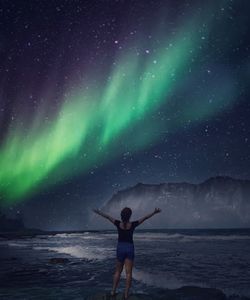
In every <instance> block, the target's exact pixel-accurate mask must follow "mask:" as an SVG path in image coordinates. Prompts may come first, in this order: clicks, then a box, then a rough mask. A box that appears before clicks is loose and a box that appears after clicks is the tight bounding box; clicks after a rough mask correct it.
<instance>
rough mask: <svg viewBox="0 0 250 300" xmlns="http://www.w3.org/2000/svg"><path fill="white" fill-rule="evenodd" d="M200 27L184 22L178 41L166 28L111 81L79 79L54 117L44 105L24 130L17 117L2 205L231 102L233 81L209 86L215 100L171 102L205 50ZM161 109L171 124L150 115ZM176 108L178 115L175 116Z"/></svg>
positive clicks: (3, 168)
mask: <svg viewBox="0 0 250 300" xmlns="http://www.w3.org/2000/svg"><path fill="white" fill-rule="evenodd" d="M197 26H198V24H197V22H193V23H192V24H190V23H189V24H185V26H183V28H181V29H180V30H179V34H178V35H176V36H175V39H174V40H173V39H172V40H169V39H168V38H167V37H165V35H164V32H163V33H161V34H160V40H161V44H160V46H158V48H157V47H155V45H152V46H153V47H152V48H153V50H151V48H150V51H149V50H147V49H145V48H144V52H143V54H141V55H137V53H136V51H134V50H133V48H132V47H131V48H128V49H130V50H127V51H126V53H125V50H124V54H123V55H120V57H119V58H117V63H116V64H115V66H114V68H113V70H112V71H111V73H110V75H109V77H108V78H109V79H108V80H106V82H105V81H103V82H102V81H101V82H99V83H98V84H97V83H93V84H90V85H88V86H85V85H84V84H80V83H79V88H78V89H77V90H75V91H74V93H73V94H72V93H71V96H68V97H65V98H64V99H62V102H61V103H62V105H61V107H60V109H59V110H58V112H57V113H56V115H54V116H53V118H52V120H51V122H45V120H44V113H43V112H44V110H43V108H42V107H41V108H39V109H38V110H37V114H36V115H35V117H34V119H33V122H31V124H29V126H28V129H27V130H26V131H24V130H22V129H20V128H19V126H18V121H20V122H21V121H25V120H24V117H23V116H19V118H18V121H17V122H16V126H12V127H10V128H9V131H8V133H7V135H6V137H5V140H4V141H3V143H2V144H1V146H0V195H1V198H0V199H1V202H2V205H11V204H13V203H15V202H17V201H21V200H24V199H27V197H29V196H30V195H33V194H34V193H36V192H38V191H40V190H42V189H44V188H45V187H48V186H50V185H55V184H58V183H60V182H62V180H64V179H66V178H71V177H72V176H76V175H79V174H83V173H85V172H89V171H90V170H91V169H92V168H94V167H95V166H96V165H103V164H105V163H107V162H108V161H110V160H112V159H115V158H116V157H119V155H121V154H122V153H123V152H125V151H131V152H135V151H139V150H141V149H144V148H146V147H150V146H151V145H152V144H153V143H155V142H157V140H158V139H159V137H160V136H161V134H167V133H171V132H172V133H173V132H175V131H177V130H181V128H182V126H183V124H186V123H187V122H189V123H190V122H192V123H196V122H201V121H202V120H204V119H205V118H208V117H212V116H214V115H215V114H216V113H219V112H220V111H221V110H222V109H224V108H226V107H227V106H228V105H230V104H231V103H232V102H233V100H234V88H233V87H232V86H230V84H228V82H227V81H225V82H224V84H223V85H221V84H220V83H217V84H216V85H214V86H211V90H212V94H213V95H215V96H214V101H213V102H211V101H209V96H208V95H206V93H205V92H199V91H198V92H197V91H196V93H193V96H192V97H191V98H189V99H185V100H183V101H182V100H178V101H179V102H178V101H177V100H173V95H174V94H175V93H177V90H178V89H180V88H181V86H182V85H183V84H184V83H185V80H186V79H187V78H188V77H189V76H191V75H189V73H188V70H189V69H190V66H191V64H192V58H193V57H196V56H199V55H202V54H201V51H200V50H199V47H198V46H197V45H199V44H200V43H201V42H202V41H201V35H200V33H198V31H197V29H196V28H197ZM206 34H207V33H206V32H205V33H204V32H203V35H205V38H206ZM142 48H143V47H142ZM93 82H94V81H93ZM218 85H220V86H218ZM174 101H175V102H176V103H173V102H174ZM173 104H174V105H173ZM162 107H164V109H165V110H166V114H167V117H169V119H171V120H172V121H166V119H168V118H165V119H164V120H163V121H162V122H158V121H157V119H153V118H152V115H153V114H154V113H157V111H158V110H159V109H161V108H162ZM177 108H178V111H179V113H178V118H173V115H174V110H175V109H177ZM47 109H49V107H48V108H47Z"/></svg>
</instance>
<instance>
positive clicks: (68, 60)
mask: <svg viewBox="0 0 250 300" xmlns="http://www.w3.org/2000/svg"><path fill="white" fill-rule="evenodd" d="M249 8H250V3H249V1H247V0H240V1H236V0H235V1H234V0H227V1H222V0H219V1H206V2H205V1H188V0H186V1H174V0H149V1H144V0H134V1H132V0H131V1H129V0H117V1H116V0H100V1H94V0H92V1H87V0H86V1H77V0H71V1H63V0H60V1H59V0H58V1H36V0H34V1H3V0H1V1H0V61H1V63H0V204H1V206H2V209H4V210H5V212H6V213H7V214H8V215H10V216H15V215H16V214H19V215H22V216H23V218H24V221H25V224H26V225H27V226H31V227H37V228H42V229H57V230H65V229H67V230H70V229H84V228H87V227H88V226H89V227H91V224H90V225H89V224H88V222H87V216H88V214H89V210H90V208H91V207H98V206H101V205H102V204H103V203H104V202H105V201H107V200H108V199H109V198H110V197H111V196H112V194H113V193H114V192H116V191H118V190H121V189H124V188H126V187H128V186H132V185H135V184H136V183H138V182H143V183H161V182H181V181H186V182H192V183H199V182H202V181H203V180H205V179H207V178H209V177H211V176H217V175H225V176H231V177H234V178H242V179H250V171H249V170H250V142H249V136H250V135H249V133H250V120H249V116H250V104H249V99H248V97H249V75H250V43H249V38H248V37H249V36H250V35H249V30H250V29H249V28H250V27H249V21H248V11H249Z"/></svg>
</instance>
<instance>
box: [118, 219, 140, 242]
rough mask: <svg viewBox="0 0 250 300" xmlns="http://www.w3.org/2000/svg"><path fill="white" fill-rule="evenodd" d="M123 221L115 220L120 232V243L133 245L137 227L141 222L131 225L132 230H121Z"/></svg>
mask: <svg viewBox="0 0 250 300" xmlns="http://www.w3.org/2000/svg"><path fill="white" fill-rule="evenodd" d="M120 223H121V221H119V220H115V223H114V224H115V226H116V227H117V230H118V242H126V243H131V244H133V232H134V229H135V227H137V226H138V225H139V221H134V222H132V224H131V227H130V229H121V228H120Z"/></svg>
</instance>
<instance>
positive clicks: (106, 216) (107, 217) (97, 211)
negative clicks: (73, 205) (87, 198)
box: [93, 209, 115, 224]
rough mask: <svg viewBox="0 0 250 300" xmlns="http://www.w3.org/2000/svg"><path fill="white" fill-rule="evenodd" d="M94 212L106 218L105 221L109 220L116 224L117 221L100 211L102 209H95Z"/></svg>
mask: <svg viewBox="0 0 250 300" xmlns="http://www.w3.org/2000/svg"><path fill="white" fill-rule="evenodd" d="M93 212H95V213H96V214H98V215H99V216H102V217H104V218H105V219H108V220H109V221H110V222H111V223H113V224H114V223H115V219H114V218H112V217H111V216H109V215H107V214H105V213H103V212H102V211H100V209H93Z"/></svg>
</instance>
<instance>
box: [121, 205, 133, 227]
mask: <svg viewBox="0 0 250 300" xmlns="http://www.w3.org/2000/svg"><path fill="white" fill-rule="evenodd" d="M131 215H132V210H131V208H129V207H124V208H123V209H122V211H121V219H122V222H123V223H124V225H125V227H126V223H128V221H129V219H130V217H131Z"/></svg>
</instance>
